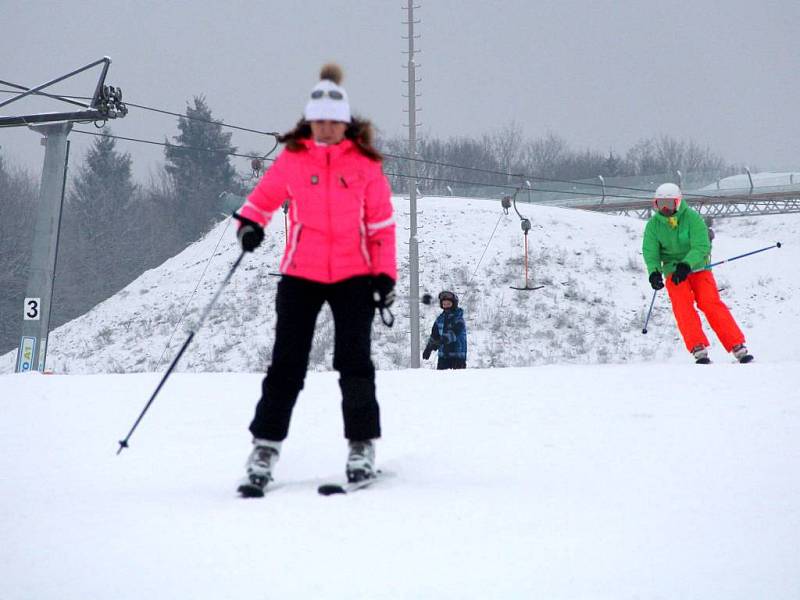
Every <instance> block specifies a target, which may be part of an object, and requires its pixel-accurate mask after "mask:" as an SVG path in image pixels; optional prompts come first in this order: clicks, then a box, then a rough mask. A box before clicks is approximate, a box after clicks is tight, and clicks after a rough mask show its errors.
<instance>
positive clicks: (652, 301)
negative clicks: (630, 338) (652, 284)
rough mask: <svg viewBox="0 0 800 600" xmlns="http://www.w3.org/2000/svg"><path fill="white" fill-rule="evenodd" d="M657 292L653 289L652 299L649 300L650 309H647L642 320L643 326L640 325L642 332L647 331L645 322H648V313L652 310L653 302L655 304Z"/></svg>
mask: <svg viewBox="0 0 800 600" xmlns="http://www.w3.org/2000/svg"><path fill="white" fill-rule="evenodd" d="M657 293H658V290H653V299H652V300H650V310H648V311H647V318H646V319H645V320H644V327H642V333H647V324H648V323H649V322H650V314H651V313H652V312H653V304H655V301H656V294H657Z"/></svg>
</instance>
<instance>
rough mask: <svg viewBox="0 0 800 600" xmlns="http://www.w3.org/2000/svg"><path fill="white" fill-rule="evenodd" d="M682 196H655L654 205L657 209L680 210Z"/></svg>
mask: <svg viewBox="0 0 800 600" xmlns="http://www.w3.org/2000/svg"><path fill="white" fill-rule="evenodd" d="M680 202H681V199H680V198H655V199H654V200H653V205H654V206H655V207H656V209H657V210H678V206H679V205H680Z"/></svg>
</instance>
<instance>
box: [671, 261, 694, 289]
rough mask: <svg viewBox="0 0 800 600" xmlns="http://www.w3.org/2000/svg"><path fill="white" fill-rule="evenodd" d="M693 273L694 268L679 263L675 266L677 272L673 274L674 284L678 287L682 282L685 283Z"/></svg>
mask: <svg viewBox="0 0 800 600" xmlns="http://www.w3.org/2000/svg"><path fill="white" fill-rule="evenodd" d="M691 272H692V267H690V266H689V265H687V264H686V263H683V262H681V263H678V264H677V265H675V272H674V273H673V274H672V283H674V284H675V285H678V284H679V283H680V282H682V281H684V280H685V279H686V278H687V277H688V276H689V273H691Z"/></svg>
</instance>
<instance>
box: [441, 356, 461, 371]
mask: <svg viewBox="0 0 800 600" xmlns="http://www.w3.org/2000/svg"><path fill="white" fill-rule="evenodd" d="M466 368H467V359H466V358H454V357H450V358H439V360H438V361H437V362H436V370H437V371H444V370H446V369H466Z"/></svg>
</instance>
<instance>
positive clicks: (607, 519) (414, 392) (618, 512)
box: [0, 347, 800, 600]
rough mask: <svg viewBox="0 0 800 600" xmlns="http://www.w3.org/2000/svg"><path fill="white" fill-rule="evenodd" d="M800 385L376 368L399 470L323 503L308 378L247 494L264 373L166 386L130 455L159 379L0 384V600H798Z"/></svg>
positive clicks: (386, 445)
mask: <svg viewBox="0 0 800 600" xmlns="http://www.w3.org/2000/svg"><path fill="white" fill-rule="evenodd" d="M790 349H791V348H789V347H786V348H783V349H782V350H784V351H787V350H790ZM798 368H800V363H799V362H798V361H797V360H794V362H788V363H782V364H769V363H766V362H765V361H764V362H756V363H753V364H750V365H744V366H743V365H733V364H714V365H711V366H709V367H698V366H696V365H694V364H691V365H687V364H672V365H667V364H664V363H658V364H652V365H651V364H645V365H547V366H541V367H533V368H523V369H470V370H467V371H460V372H435V371H428V370H424V371H410V370H402V371H383V372H380V373H379V374H378V392H379V396H380V399H381V404H382V416H383V426H384V438H383V440H381V441H380V442H379V444H378V461H379V463H380V465H381V466H382V468H384V469H387V470H390V471H392V472H394V473H395V476H394V477H393V478H392V479H389V480H387V481H386V482H385V483H381V484H379V485H378V486H376V487H374V488H373V489H370V490H368V491H363V492H358V493H356V494H354V495H352V496H347V497H341V496H338V497H329V498H323V497H321V496H318V495H317V493H316V487H317V485H318V484H319V483H321V482H322V481H324V480H328V479H330V478H333V479H339V478H341V477H342V471H343V468H344V459H345V447H344V441H343V440H342V437H341V415H340V409H339V402H338V399H337V398H338V393H339V391H338V385H337V381H336V375H335V374H334V373H313V374H311V375H310V377H309V381H308V384H307V386H306V389H305V390H304V392H303V394H302V396H301V399H300V402H299V403H298V406H297V410H296V413H295V419H294V421H293V424H292V431H291V434H290V437H289V439H288V440H287V442H286V443H285V444H284V450H283V456H282V458H281V461H280V462H279V463H278V468H277V470H276V482H275V486H276V487H275V489H274V491H272V492H270V493H269V494H268V495H267V496H266V497H265V498H263V499H260V500H242V499H238V498H236V495H235V491H234V490H235V488H236V484H237V480H238V478H239V476H240V475H241V474H242V472H243V468H244V467H243V463H244V460H245V457H246V455H247V453H248V450H249V448H248V446H249V435H248V433H247V430H246V426H247V423H248V422H249V419H250V417H251V415H252V410H253V405H254V402H255V399H256V397H257V395H258V392H259V389H260V376H259V375H256V374H249V375H244V374H190V373H179V374H177V375H175V376H174V377H173V378H172V379H171V380H170V381H169V382H168V383H167V385H166V386H165V388H164V389H163V391H162V393H161V395H160V396H159V398H158V400H157V402H156V403H155V404H153V405H152V408H151V410H150V412H149V413H148V414H147V416H146V418H145V420H144V421H142V424H141V425H140V427H139V429H138V430H137V431H136V433H135V434H134V436H133V437H132V439H131V447H130V448H129V449H128V450H126V451H125V452H123V453H122V454H121V455H120V456H115V451H116V449H117V443H116V442H117V440H118V439H120V438H122V437H124V435H125V433H127V431H128V429H129V427H130V426H131V424H132V423H133V421H134V419H135V418H136V416H137V415H138V413H139V411H140V410H141V408H142V407H143V405H144V402H145V400H146V398H147V397H148V396H149V394H150V393H151V391H152V389H153V388H154V386H155V385H156V382H157V380H158V375H157V374H134V375H92V376H77V375H76V376H61V375H53V376H42V375H38V374H28V375H3V376H0V414H2V418H0V598H2V599H3V600H32V599H36V600H38V599H51V598H52V599H55V598H57V599H59V600H86V599H87V598H114V599H115V600H143V599H145V598H147V599H153V600H161V599H164V600H166V599H175V598H192V599H194V600H219V599H221V598H225V599H234V600H239V599H255V598H258V599H271V598H276V599H281V600H288V599H302V600H306V599H308V598H314V599H320V600H333V599H340V598H341V599H345V598H348V599H349V598H354V599H359V600H362V599H363V600H380V599H397V600H405V599H408V598H414V599H423V600H424V599H430V600H445V599H453V600H455V599H458V600H464V599H476V600H477V599H486V598H503V599H508V598H519V599H528V598H546V599H548V600H550V599H559V600H567V599H569V600H572V599H578V598H586V599H591V600H640V599H648V600H649V599H653V600H655V599H659V598H661V599H675V598H681V599H683V600H708V599H710V598H715V599H716V598H720V599H721V598H724V599H725V600H753V599H754V598H769V599H770V600H796V599H797V598H798V597H800V569H798V558H797V557H798V554H797V540H798V539H800V503H799V502H798V498H800V479H798V477H797V465H798V461H800V436H798V435H797V432H798V429H800V409H799V408H798V407H799V406H800V392H799V391H798V387H797V381H798V379H797V372H798Z"/></svg>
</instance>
